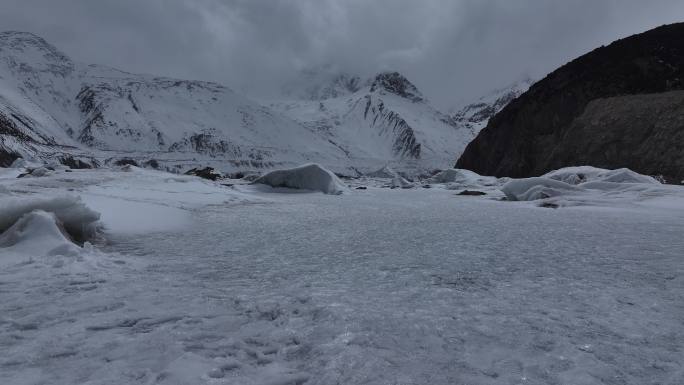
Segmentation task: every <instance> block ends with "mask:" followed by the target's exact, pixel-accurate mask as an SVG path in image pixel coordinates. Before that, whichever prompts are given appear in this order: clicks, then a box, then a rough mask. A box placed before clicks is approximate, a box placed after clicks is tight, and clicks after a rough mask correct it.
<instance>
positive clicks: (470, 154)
mask: <svg viewBox="0 0 684 385" xmlns="http://www.w3.org/2000/svg"><path fill="white" fill-rule="evenodd" d="M681 90H684V23H677V24H671V25H666V26H662V27H659V28H656V29H653V30H651V31H648V32H645V33H642V34H639V35H634V36H631V37H628V38H625V39H622V40H618V41H616V42H614V43H612V44H610V45H609V46H606V47H601V48H598V49H596V50H594V51H592V52H590V53H588V54H586V55H584V56H582V57H580V58H578V59H576V60H574V61H572V62H570V63H568V64H566V65H565V66H563V67H561V68H559V69H558V70H556V71H554V72H553V73H551V74H550V75H548V76H547V77H546V78H544V79H543V80H541V81H539V82H538V83H536V84H535V85H533V86H532V87H531V88H530V90H529V91H528V92H526V93H524V94H523V95H521V96H520V97H519V98H517V99H516V100H514V101H513V102H511V103H510V104H509V105H508V106H507V107H506V108H504V109H503V110H502V111H501V112H500V113H499V114H497V115H496V116H494V117H493V118H492V119H491V121H490V122H489V124H488V125H487V127H486V128H485V129H484V130H482V132H481V133H480V134H479V135H478V137H477V138H476V139H475V140H474V141H473V142H471V143H470V144H469V145H468V147H467V148H466V150H465V152H464V153H463V155H462V156H461V158H460V159H459V160H458V162H457V164H456V167H458V168H465V169H469V170H473V171H475V172H477V173H479V174H482V175H494V176H509V177H529V176H536V175H541V174H543V173H545V172H548V171H550V170H553V169H557V168H560V167H566V166H576V165H592V166H596V167H604V168H620V167H628V168H630V169H633V170H635V171H637V172H640V173H643V174H649V175H662V176H663V177H664V178H665V179H666V180H667V181H668V182H674V183H679V182H681V181H682V180H684V92H678V91H681Z"/></svg>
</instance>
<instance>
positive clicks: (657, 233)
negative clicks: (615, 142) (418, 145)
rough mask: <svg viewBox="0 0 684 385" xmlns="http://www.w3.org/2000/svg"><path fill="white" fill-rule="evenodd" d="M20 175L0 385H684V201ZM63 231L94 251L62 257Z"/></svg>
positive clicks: (5, 183)
mask: <svg viewBox="0 0 684 385" xmlns="http://www.w3.org/2000/svg"><path fill="white" fill-rule="evenodd" d="M18 173H19V171H17V170H15V169H0V213H2V214H4V215H9V214H8V213H10V212H11V210H12V207H14V208H16V207H20V206H21V205H24V206H21V207H29V206H30V207H31V210H28V211H30V212H31V213H32V214H31V215H28V214H27V215H28V216H24V217H23V221H22V223H19V222H17V223H15V226H14V227H11V228H9V229H5V232H4V233H3V234H2V236H1V237H0V378H2V381H0V383H2V384H11V385H15V384H16V385H18V384H65V385H66V384H112V385H113V384H179V385H181V384H182V385H184V384H282V385H285V384H292V385H294V384H464V385H466V384H468V385H470V384H502V385H503V384H506V385H508V384H539V385H542V384H543V385H547V384H578V385H580V384H616V385H617V384H634V385H644V384H670V385H679V384H682V383H684V191H682V190H684V189H682V188H681V187H675V186H660V185H657V186H656V185H653V186H646V185H645V184H648V183H650V182H649V181H647V180H645V181H637V182H639V183H633V184H630V185H628V186H626V187H625V186H624V185H621V186H622V187H620V189H619V191H618V192H615V190H610V191H607V190H605V189H603V188H604V187H605V186H606V184H605V183H609V182H606V181H605V180H602V181H601V182H600V183H599V187H601V189H603V190H601V189H598V187H596V186H594V188H589V189H588V190H584V189H582V188H581V187H576V181H575V182H572V181H570V180H569V179H568V178H565V177H563V178H561V179H563V180H565V182H564V183H568V184H570V185H572V186H575V187H571V188H570V187H563V186H561V187H563V188H560V189H559V188H557V187H558V184H555V182H554V183H547V182H544V186H547V185H549V186H550V185H551V184H553V186H551V187H548V186H547V187H544V186H542V187H541V188H537V189H536V190H534V191H535V193H543V194H546V195H544V196H543V197H542V198H546V199H547V200H549V202H550V203H553V204H547V205H541V204H539V201H510V200H508V201H503V200H501V198H503V197H504V196H505V195H504V193H503V192H501V191H499V190H500V189H501V184H503V183H504V182H503V181H502V182H501V184H497V183H498V182H497V183H491V184H489V185H488V186H483V185H482V186H478V188H479V190H482V191H485V192H487V195H484V196H459V195H457V193H458V192H459V191H461V190H462V189H461V188H459V186H458V185H448V184H432V185H431V188H422V187H421V186H420V185H419V184H417V185H416V187H414V188H410V189H409V188H406V189H403V188H396V189H390V188H383V187H382V186H383V185H391V183H390V181H389V180H386V181H383V180H380V179H368V180H355V181H345V183H348V184H349V185H350V186H349V187H348V191H345V192H344V193H343V194H341V195H326V194H322V193H318V192H301V191H297V190H288V189H281V188H276V189H272V188H270V187H266V186H258V185H243V184H236V185H233V186H228V185H225V184H232V182H221V183H224V185H222V184H221V183H214V182H209V181H204V180H201V179H199V178H193V177H187V176H179V175H172V174H165V173H161V172H155V171H148V170H140V169H136V168H132V169H131V168H129V169H128V171H124V170H74V171H73V172H69V173H67V172H64V171H63V170H57V171H54V172H50V173H48V175H45V176H42V177H24V178H16V176H17V175H18ZM592 175H593V174H592ZM612 175H613V174H611V177H612ZM604 179H605V178H604ZM621 181H622V182H624V180H621ZM571 182H572V183H571ZM622 182H620V183H622ZM631 182H634V181H630V183H631ZM641 182H643V183H641ZM530 183H531V182H530ZM591 183H594V184H596V183H598V182H596V181H593V182H591ZM528 184H529V183H528ZM359 185H364V186H366V187H367V189H365V190H357V189H356V187H357V186H359ZM520 185H521V183H517V184H514V185H513V186H509V187H508V188H507V189H506V188H504V190H505V191H507V192H508V194H512V195H513V196H527V195H529V194H527V195H525V194H523V193H522V192H520V191H518V190H520V188H521V187H520ZM577 186H581V184H580V185H577ZM611 186H612V185H611ZM514 187H515V188H514ZM527 187H529V186H526V187H525V188H527ZM590 187H591V186H590ZM516 188H517V190H516ZM535 188H536V187H535ZM548 188H552V190H548ZM564 188H565V189H566V190H569V191H571V193H568V195H567V196H566V195H564V193H563V191H566V190H564ZM511 191H512V192H511ZM540 191H541V192H540ZM559 191H560V192H559ZM587 191H589V192H587ZM606 191H607V192H606ZM62 196H70V197H73V198H63V199H62V200H58V201H55V199H58V197H62ZM76 197H80V198H76ZM566 198H567V199H566ZM540 206H545V207H540ZM551 207H556V209H554V208H551ZM34 209H35V210H37V211H32V210H34ZM60 210H61V211H60ZM15 211H16V210H15ZM92 212H95V213H97V214H99V221H96V222H93V221H91V222H88V221H90V219H88V218H89V217H88V215H89V214H90V215H92ZM17 215H18V214H17ZM17 215H15V216H17ZM67 217H69V218H71V219H72V220H77V219H78V218H85V219H83V221H84V223H87V224H89V225H97V226H99V227H100V229H99V230H98V234H99V235H98V236H97V237H96V238H95V239H92V240H91V241H90V242H88V243H86V244H85V245H84V246H83V247H80V246H76V245H74V244H73V243H71V242H70V241H69V240H68V239H67V238H68V236H67V235H66V234H63V231H62V227H59V226H56V225H55V224H56V223H57V224H59V223H60V222H66V221H65V220H64V219H63V218H67ZM6 218H9V216H6ZM74 218H76V219H74ZM20 225H21V226H20ZM6 227H7V226H6ZM83 229H87V228H86V227H83Z"/></svg>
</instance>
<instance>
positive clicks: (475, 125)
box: [449, 78, 534, 135]
mask: <svg viewBox="0 0 684 385" xmlns="http://www.w3.org/2000/svg"><path fill="white" fill-rule="evenodd" d="M532 84H534V80H532V79H530V78H524V79H522V80H520V81H517V82H515V83H513V84H511V85H509V86H508V87H504V88H500V89H497V90H494V91H492V92H490V93H489V94H487V95H485V96H483V97H481V98H480V99H478V100H477V101H475V102H473V103H469V104H467V105H465V106H459V107H456V108H453V109H452V110H451V111H450V112H449V115H451V117H452V119H453V120H454V121H456V122H457V123H458V124H460V125H463V126H465V127H467V128H468V129H469V130H471V131H472V132H473V134H475V135H477V134H478V133H479V132H480V131H481V130H482V129H483V128H485V127H486V126H487V123H488V122H489V119H490V118H492V117H493V116H494V115H496V114H497V113H498V112H499V111H501V110H502V109H503V108H504V107H506V105H508V103H510V102H511V101H513V99H515V98H517V97H518V96H520V95H522V94H523V93H524V92H525V91H527V90H528V89H529V88H530V86H531V85H532Z"/></svg>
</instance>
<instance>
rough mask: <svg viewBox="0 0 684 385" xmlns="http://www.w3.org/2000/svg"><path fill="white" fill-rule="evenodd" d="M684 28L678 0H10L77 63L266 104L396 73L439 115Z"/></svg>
mask: <svg viewBox="0 0 684 385" xmlns="http://www.w3.org/2000/svg"><path fill="white" fill-rule="evenodd" d="M677 21H684V2H682V1H681V0H654V1H648V2H646V1H643V0H566V1H560V0H420V1H415V0H372V1H371V0H288V1H286V0H97V1H92V0H59V1H55V0H3V1H2V3H1V4H0V26H2V27H0V29H3V30H21V31H28V32H33V33H36V34H38V35H40V36H42V37H44V38H46V39H47V40H48V41H50V42H51V43H53V44H55V45H56V46H57V47H58V48H60V49H61V50H63V51H64V52H66V53H67V54H68V55H70V56H72V57H73V58H75V59H76V60H79V61H82V62H85V63H98V64H106V65H110V66H113V67H117V68H120V69H123V70H127V71H132V72H143V73H153V74H160V75H167V76H173V77H180V78H190V79H201V80H210V81H217V82H220V83H224V84H226V85H228V86H231V87H233V88H234V89H236V90H238V91H242V92H246V93H249V94H251V95H253V96H270V95H272V94H273V92H274V91H275V90H277V89H279V88H280V86H281V85H282V84H284V83H286V82H289V81H292V79H295V78H296V77H297V76H298V74H299V73H300V72H301V71H302V70H304V69H309V68H318V67H328V68H335V69H338V70H340V71H345V72H350V73H357V74H361V75H371V74H373V73H375V72H378V71H381V70H398V71H400V72H402V73H404V74H405V75H406V76H407V77H409V79H411V80H412V81H414V83H416V84H417V85H418V87H419V88H420V89H421V90H422V91H423V92H424V93H425V94H426V95H427V96H428V97H429V98H431V99H432V100H433V101H434V102H436V104H437V105H439V106H441V107H449V106H453V105H456V104H459V103H461V102H464V101H468V100H471V99H473V98H475V97H477V96H480V95H481V94H482V93H485V92H487V91H489V90H491V89H493V88H497V87H501V86H505V85H506V84H508V83H511V82H513V81H515V80H517V79H519V78H521V77H523V76H531V77H533V78H540V77H542V76H544V75H545V74H547V73H548V72H550V71H552V70H553V69H555V68H556V67H558V66H560V65H562V64H564V63H565V62H567V61H568V60H571V59H573V58H574V57H576V56H579V55H581V54H583V53H585V52H587V51H589V50H591V49H593V48H595V47H597V46H600V45H603V44H608V43H610V42H611V41H613V40H615V39H618V38H621V37H626V36H629V35H631V34H634V33H639V32H642V31H645V30H647V29H650V28H653V27H656V26H658V25H662V24H666V23H672V22H677Z"/></svg>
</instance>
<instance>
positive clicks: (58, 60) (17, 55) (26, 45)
mask: <svg viewBox="0 0 684 385" xmlns="http://www.w3.org/2000/svg"><path fill="white" fill-rule="evenodd" d="M0 53H1V56H2V57H3V58H4V59H5V63H6V64H7V66H8V67H9V68H10V69H11V70H14V71H18V72H52V73H56V74H61V75H62V76H64V75H65V74H68V73H70V72H71V71H73V69H74V63H73V62H72V61H71V59H69V57H68V56H66V55H65V54H63V53H62V52H61V51H59V50H58V49H57V48H55V47H54V46H53V45H52V44H50V43H48V42H47V41H45V39H43V38H42V37H40V36H37V35H34V34H32V33H30V32H19V31H6V32H0Z"/></svg>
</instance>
